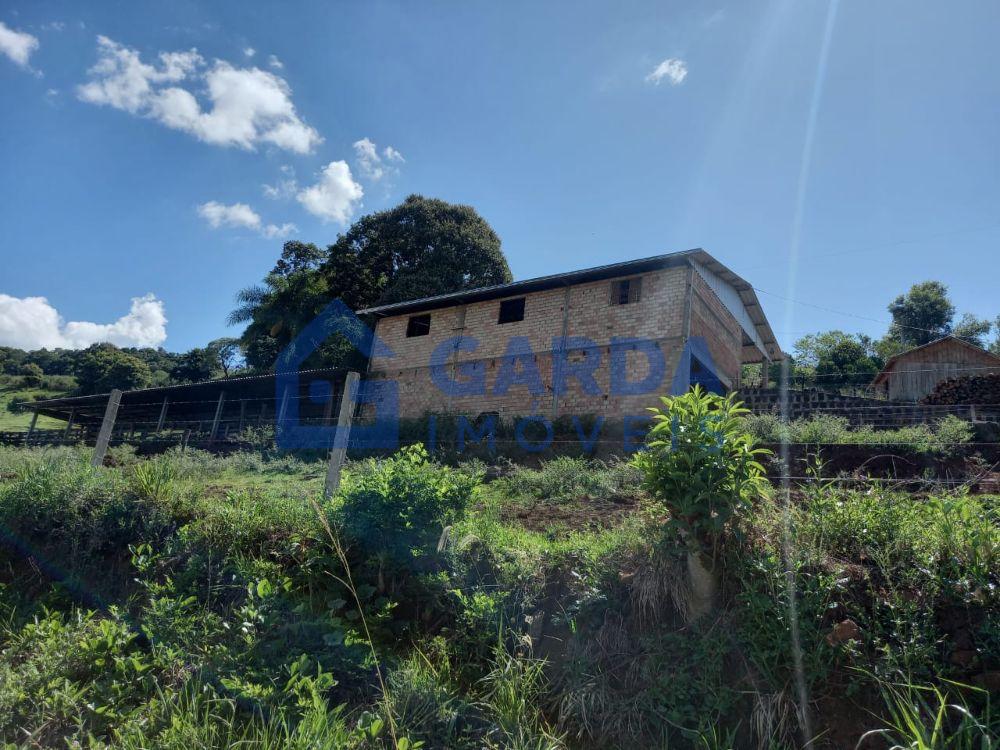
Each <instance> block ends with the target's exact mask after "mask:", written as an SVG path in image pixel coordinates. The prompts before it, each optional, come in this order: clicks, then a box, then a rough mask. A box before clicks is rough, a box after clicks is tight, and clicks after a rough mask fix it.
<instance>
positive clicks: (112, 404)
mask: <svg viewBox="0 0 1000 750" xmlns="http://www.w3.org/2000/svg"><path fill="white" fill-rule="evenodd" d="M121 402H122V392H121V391H119V390H118V389H117V388H116V389H115V390H113V391H111V394H110V395H109V396H108V406H107V408H106V409H105V410H104V421H103V422H101V431H100V432H99V433H98V434H97V444H96V445H95V446H94V457H93V458H92V459H90V465H91V466H101V465H103V464H104V454H106V453H107V452H108V442H109V441H110V440H111V431H112V430H113V429H114V427H115V417H117V416H118V406H119V404H121Z"/></svg>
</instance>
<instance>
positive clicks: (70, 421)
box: [63, 406, 76, 442]
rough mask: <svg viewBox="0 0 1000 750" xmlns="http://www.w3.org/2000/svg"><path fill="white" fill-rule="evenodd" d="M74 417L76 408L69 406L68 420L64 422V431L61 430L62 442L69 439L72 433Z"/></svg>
mask: <svg viewBox="0 0 1000 750" xmlns="http://www.w3.org/2000/svg"><path fill="white" fill-rule="evenodd" d="M74 417H76V407H75V406H71V407H70V409H69V418H68V419H67V420H66V429H65V430H63V441H64V442H65V441H66V440H68V439H69V434H70V432H72V431H73V418H74Z"/></svg>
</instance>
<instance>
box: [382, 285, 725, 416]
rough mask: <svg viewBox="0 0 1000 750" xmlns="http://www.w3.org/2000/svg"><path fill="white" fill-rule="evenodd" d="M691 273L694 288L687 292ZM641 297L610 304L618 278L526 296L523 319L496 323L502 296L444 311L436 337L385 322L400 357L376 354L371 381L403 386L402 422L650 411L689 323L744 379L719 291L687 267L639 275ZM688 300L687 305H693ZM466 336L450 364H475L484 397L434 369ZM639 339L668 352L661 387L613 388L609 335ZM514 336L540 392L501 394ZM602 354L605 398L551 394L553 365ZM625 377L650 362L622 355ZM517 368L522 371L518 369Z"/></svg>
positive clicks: (437, 317) (575, 386)
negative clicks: (572, 343) (458, 387)
mask: <svg viewBox="0 0 1000 750" xmlns="http://www.w3.org/2000/svg"><path fill="white" fill-rule="evenodd" d="M693 277H695V280H694V284H695V289H696V290H697V291H696V293H695V294H693V295H689V291H688V290H689V288H690V287H689V285H690V284H691V283H692V282H691V280H692V278H693ZM641 278H642V282H641V283H642V293H641V299H640V300H639V301H638V302H636V303H634V304H628V305H612V304H610V299H611V284H612V281H610V280H605V281H596V282H589V283H584V284H577V285H573V286H567V287H563V288H559V289H550V290H545V291H541V292H535V293H531V294H527V295H525V310H524V320H522V321H519V322H515V323H506V324H503V325H500V324H498V323H497V316H498V312H499V307H500V302H501V300H500V299H495V300H489V301H485V302H476V303H472V304H468V305H462V306H456V307H448V308H442V309H440V310H433V311H431V313H430V316H431V326H430V333H429V334H428V335H426V336H415V337H411V338H407V337H406V327H407V321H408V319H409V317H410V316H409V315H399V316H392V317H386V318H382V319H380V320H379V322H378V325H377V329H376V333H377V335H378V336H379V337H380V338H381V339H382V340H383V341H384V342H385V343H386V344H387V345H388V347H389V348H390V349H391V350H392V351H393V353H394V354H395V356H394V357H392V358H375V359H373V360H372V362H371V366H370V373H369V377H384V378H393V379H395V380H396V381H397V383H398V389H399V405H400V416H401V417H404V418H409V417H419V416H423V415H424V414H427V413H456V414H470V415H473V416H474V415H477V414H480V413H483V412H497V413H499V414H501V415H503V416H521V415H529V414H531V415H542V416H546V417H557V416H560V415H564V414H605V415H624V414H645V412H644V408H645V407H646V406H650V405H653V404H655V403H657V396H658V395H660V394H662V393H667V392H669V390H670V386H671V382H672V379H673V376H674V371H675V369H676V367H677V364H678V362H679V360H680V356H681V351H682V349H683V347H684V342H685V335H686V332H687V327H688V325H690V329H691V334H692V335H697V336H704V337H705V338H706V340H707V342H708V345H709V348H710V351H711V353H712V356H713V357H714V358H715V359H716V362H717V363H719V367H720V374H721V375H722V376H723V379H728V381H729V382H730V383H733V384H735V383H736V381H737V379H738V375H739V357H740V344H741V339H740V335H739V331H740V329H739V324H738V323H737V322H736V320H735V318H733V316H732V315H731V314H730V313H729V312H728V310H726V309H725V307H723V305H722V303H721V302H720V301H719V300H718V298H717V297H715V294H714V292H712V290H711V289H710V288H709V287H708V286H707V285H705V284H704V282H701V280H700V279H698V278H696V275H693V274H691V273H690V268H689V267H688V266H682V267H674V268H668V269H663V270H659V271H654V272H650V273H646V274H643V275H642V277H641ZM689 299H690V302H689ZM563 336H567V337H582V338H586V339H588V340H589V341H590V342H593V345H594V349H593V350H592V351H591V352H589V353H588V352H584V351H579V350H573V351H569V352H566V353H561V352H553V339H554V338H555V339H561V338H562V337H563ZM454 337H462V339H463V344H466V345H468V346H472V344H473V342H474V343H475V345H476V348H475V350H474V351H458V350H453V349H452V350H448V349H447V348H446V349H445V350H443V351H445V352H446V353H447V354H448V357H447V360H446V361H447V366H448V368H449V370H450V372H451V373H453V374H454V375H455V377H456V378H457V379H458V380H468V377H463V375H462V374H461V372H457V370H459V368H466V369H465V371H466V372H468V371H469V368H475V371H477V372H479V373H482V377H483V378H484V379H485V384H486V388H485V394H484V395H482V394H475V395H449V394H446V393H443V392H442V390H441V389H440V388H439V387H438V386H437V385H436V384H434V382H433V381H432V378H431V373H430V368H429V364H430V361H431V355H432V352H433V351H435V349H437V348H438V347H440V346H442V345H443V344H444V343H445V342H447V341H448V340H449V339H452V338H454ZM616 338H617V339H622V338H635V339H643V340H645V341H648V342H652V343H653V344H654V345H655V346H656V347H658V348H659V349H660V350H661V351H662V352H663V355H664V360H665V362H666V369H665V372H664V374H663V376H662V378H660V379H659V383H658V385H657V387H656V388H655V390H653V391H652V392H647V393H643V394H639V395H622V394H615V393H612V392H611V390H612V389H611V382H610V381H611V366H610V359H611V344H612V340H613V339H616ZM512 339H514V340H515V343H519V344H521V345H523V346H524V347H525V349H529V350H530V352H531V353H532V363H533V364H534V366H535V367H536V368H537V371H538V373H539V376H540V381H541V389H535V392H531V391H532V389H531V388H530V387H529V386H527V385H523V384H515V385H512V386H511V387H510V388H509V390H507V392H506V393H497V392H496V391H497V389H496V385H497V377H498V374H499V373H500V372H501V371H502V370H503V365H504V354H505V353H506V352H508V351H509V347H510V346H511V341H512ZM588 356H589V357H600V365H599V366H598V367H597V369H596V371H595V372H594V380H595V381H596V383H597V386H598V389H599V391H600V392H599V393H597V394H592V393H587V392H586V391H585V389H584V388H583V387H582V385H581V384H580V382H579V381H578V380H577V379H576V378H568V379H566V386H567V387H566V389H565V392H563V393H560V394H558V395H557V394H555V393H553V363H554V362H562V361H565V362H567V363H568V366H573V365H574V364H576V363H579V362H581V361H582V360H584V359H585V358H586V357H588ZM622 356H624V361H625V371H626V374H627V379H628V380H629V381H632V382H635V381H638V380H642V379H644V378H645V377H646V376H647V374H648V359H647V358H646V356H644V355H643V354H642V353H641V352H639V351H625V353H624V354H623V355H622ZM518 369H519V370H520V369H521V368H518Z"/></svg>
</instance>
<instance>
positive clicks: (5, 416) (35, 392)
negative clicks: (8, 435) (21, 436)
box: [0, 375, 73, 431]
mask: <svg viewBox="0 0 1000 750" xmlns="http://www.w3.org/2000/svg"><path fill="white" fill-rule="evenodd" d="M72 388H73V384H72V378H46V379H45V382H43V385H42V386H41V387H38V388H25V387H24V386H22V385H21V378H19V377H13V376H10V375H0V431H5V430H27V429H28V425H30V424H31V413H30V412H27V411H23V412H17V413H15V412H12V411H11V410H10V408H9V407H10V404H11V402H21V401H34V400H35V399H36V398H56V397H57V396H63V395H65V394H66V393H68V392H69V391H71V390H72ZM63 426H65V422H60V421H59V420H57V419H50V418H49V417H39V418H38V423H37V427H38V428H39V429H56V428H58V427H63Z"/></svg>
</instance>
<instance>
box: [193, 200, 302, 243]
mask: <svg viewBox="0 0 1000 750" xmlns="http://www.w3.org/2000/svg"><path fill="white" fill-rule="evenodd" d="M198 215H199V216H201V217H202V218H203V219H204V220H205V221H207V222H208V225H209V226H210V227H212V229H220V228H221V227H234V228H237V229H240V228H242V229H250V230H253V231H254V232H256V233H257V234H260V235H262V236H264V237H268V238H270V239H273V238H275V237H287V236H288V235H290V234H294V233H295V232H297V231H298V227H296V226H295V225H294V224H281V225H280V226H279V225H277V224H264V222H263V221H262V220H261V218H260V214H258V213H257V212H256V211H254V210H253V209H252V208H250V206H248V205H247V204H246V203H233V204H231V205H228V206H227V205H225V204H224V203H219V202H218V201H208V202H207V203H202V204H201V205H200V206H198Z"/></svg>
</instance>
